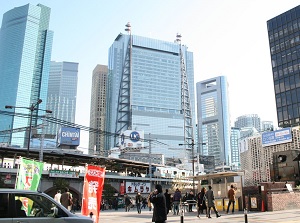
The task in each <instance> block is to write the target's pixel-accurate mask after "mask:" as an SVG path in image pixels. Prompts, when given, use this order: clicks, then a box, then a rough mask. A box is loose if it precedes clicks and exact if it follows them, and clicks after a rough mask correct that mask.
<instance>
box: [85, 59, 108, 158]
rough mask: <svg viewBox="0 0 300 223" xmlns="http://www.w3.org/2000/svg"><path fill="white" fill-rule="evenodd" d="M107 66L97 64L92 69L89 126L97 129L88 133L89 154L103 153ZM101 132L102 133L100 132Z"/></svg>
mask: <svg viewBox="0 0 300 223" xmlns="http://www.w3.org/2000/svg"><path fill="white" fill-rule="evenodd" d="M107 75H108V68H107V66H105V65H99V64H98V65H97V66H96V67H95V69H94V71H93V77H92V89H91V109H90V127H91V128H93V129H97V130H99V132H96V131H91V132H90V133H89V154H90V155H92V154H98V155H105V154H104V150H105V149H104V134H103V132H104V131H105V115H106V86H107ZM101 132H102V133H101Z"/></svg>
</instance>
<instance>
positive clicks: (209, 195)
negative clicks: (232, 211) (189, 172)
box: [205, 186, 221, 218]
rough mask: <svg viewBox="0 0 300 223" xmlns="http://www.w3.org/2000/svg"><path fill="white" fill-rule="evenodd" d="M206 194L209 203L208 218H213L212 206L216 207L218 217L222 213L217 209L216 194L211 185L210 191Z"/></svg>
mask: <svg viewBox="0 0 300 223" xmlns="http://www.w3.org/2000/svg"><path fill="white" fill-rule="evenodd" d="M205 195H206V199H207V205H208V218H211V216H210V209H211V208H213V209H214V212H215V214H216V217H217V218H219V217H221V215H220V214H219V212H218V211H217V209H216V207H215V195H214V192H213V190H212V187H211V186H208V191H207V192H206V194H205Z"/></svg>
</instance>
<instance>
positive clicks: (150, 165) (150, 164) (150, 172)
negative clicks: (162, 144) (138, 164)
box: [149, 133, 152, 192]
mask: <svg viewBox="0 0 300 223" xmlns="http://www.w3.org/2000/svg"><path fill="white" fill-rule="evenodd" d="M149 178H150V188H149V191H150V192H151V191H152V163H151V133H149Z"/></svg>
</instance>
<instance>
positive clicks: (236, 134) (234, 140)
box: [230, 127, 241, 170]
mask: <svg viewBox="0 0 300 223" xmlns="http://www.w3.org/2000/svg"><path fill="white" fill-rule="evenodd" d="M240 137H241V136H240V129H239V128H235V127H231V135H230V145H231V167H232V169H233V170H238V169H239V168H240V164H241V163H240V150H239V140H240Z"/></svg>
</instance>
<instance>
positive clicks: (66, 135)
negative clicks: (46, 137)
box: [58, 127, 80, 146]
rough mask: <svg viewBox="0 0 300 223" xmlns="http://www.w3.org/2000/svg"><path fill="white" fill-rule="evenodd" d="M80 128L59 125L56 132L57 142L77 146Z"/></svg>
mask: <svg viewBox="0 0 300 223" xmlns="http://www.w3.org/2000/svg"><path fill="white" fill-rule="evenodd" d="M79 142H80V128H70V127H61V129H60V131H59V134H58V144H59V145H68V146H79Z"/></svg>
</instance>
